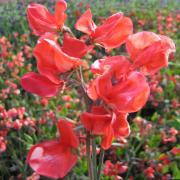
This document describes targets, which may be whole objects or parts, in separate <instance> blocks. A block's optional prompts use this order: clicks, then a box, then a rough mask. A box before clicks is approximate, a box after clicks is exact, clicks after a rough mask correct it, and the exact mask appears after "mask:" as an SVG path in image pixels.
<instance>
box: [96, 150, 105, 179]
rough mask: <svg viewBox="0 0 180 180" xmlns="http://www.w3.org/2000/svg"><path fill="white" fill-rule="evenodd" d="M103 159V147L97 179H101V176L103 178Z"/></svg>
mask: <svg viewBox="0 0 180 180" xmlns="http://www.w3.org/2000/svg"><path fill="white" fill-rule="evenodd" d="M103 160H104V149H103V148H101V151H100V157H99V166H98V174H97V180H100V178H101V169H102V165H103Z"/></svg>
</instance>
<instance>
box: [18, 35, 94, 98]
mask: <svg viewBox="0 0 180 180" xmlns="http://www.w3.org/2000/svg"><path fill="white" fill-rule="evenodd" d="M74 46H76V49H77V51H74V49H73V47H74ZM90 49H91V47H89V46H87V45H85V44H84V43H83V42H82V41H80V40H78V39H75V38H72V37H71V36H70V35H68V34H65V35H64V41H63V45H62V47H60V46H59V44H58V41H57V36H56V35H54V34H50V33H46V34H45V35H43V36H41V37H40V39H39V40H38V43H37V45H36V47H35V48H34V53H33V54H34V56H35V57H36V60H37V67H38V71H39V74H37V73H33V72H30V73H27V74H25V75H24V76H23V77H22V79H21V85H22V87H23V88H24V89H25V90H27V91H28V92H31V93H34V94H37V95H39V96H42V97H52V96H55V95H56V94H57V93H58V92H59V90H61V89H62V87H63V85H64V80H63V79H60V75H61V74H63V73H66V72H69V71H71V70H73V69H74V68H76V67H77V66H80V65H84V66H85V63H84V62H83V61H82V60H81V59H80V58H81V57H83V56H84V55H85V54H86V53H87V52H88V51H89V50H90Z"/></svg>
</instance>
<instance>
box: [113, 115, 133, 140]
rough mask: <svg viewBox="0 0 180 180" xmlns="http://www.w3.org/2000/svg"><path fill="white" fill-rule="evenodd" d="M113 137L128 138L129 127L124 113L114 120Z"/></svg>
mask: <svg viewBox="0 0 180 180" xmlns="http://www.w3.org/2000/svg"><path fill="white" fill-rule="evenodd" d="M113 130H114V137H116V138H119V137H128V136H129V134H130V127H129V123H128V121H127V114H126V113H118V114H117V116H116V120H115V121H114V123H113Z"/></svg>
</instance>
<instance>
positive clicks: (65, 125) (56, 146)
mask: <svg viewBox="0 0 180 180" xmlns="http://www.w3.org/2000/svg"><path fill="white" fill-rule="evenodd" d="M57 128H58V130H59V134H60V137H59V139H54V140H49V141H44V142H41V143H39V144H36V145H34V146H32V147H31V149H30V151H29V153H28V156H27V162H28V164H29V165H30V166H31V168H32V169H33V170H34V171H35V172H36V173H38V174H40V175H43V176H47V177H50V178H55V179H57V178H63V177H64V176H65V175H66V174H67V173H68V172H69V171H70V170H71V169H72V167H73V166H74V165H75V164H76V162H77V156H76V154H75V153H73V149H77V147H78V146H79V140H78V138H77V137H76V135H75V133H74V132H73V129H72V128H73V126H72V123H70V122H67V121H65V120H63V119H60V120H58V124H57Z"/></svg>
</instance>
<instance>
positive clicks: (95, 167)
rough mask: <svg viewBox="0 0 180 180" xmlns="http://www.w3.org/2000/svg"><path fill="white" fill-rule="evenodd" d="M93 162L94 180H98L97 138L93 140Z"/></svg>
mask: <svg viewBox="0 0 180 180" xmlns="http://www.w3.org/2000/svg"><path fill="white" fill-rule="evenodd" d="M92 162H93V172H94V180H97V159H96V138H95V137H94V138H93V139H92Z"/></svg>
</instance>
